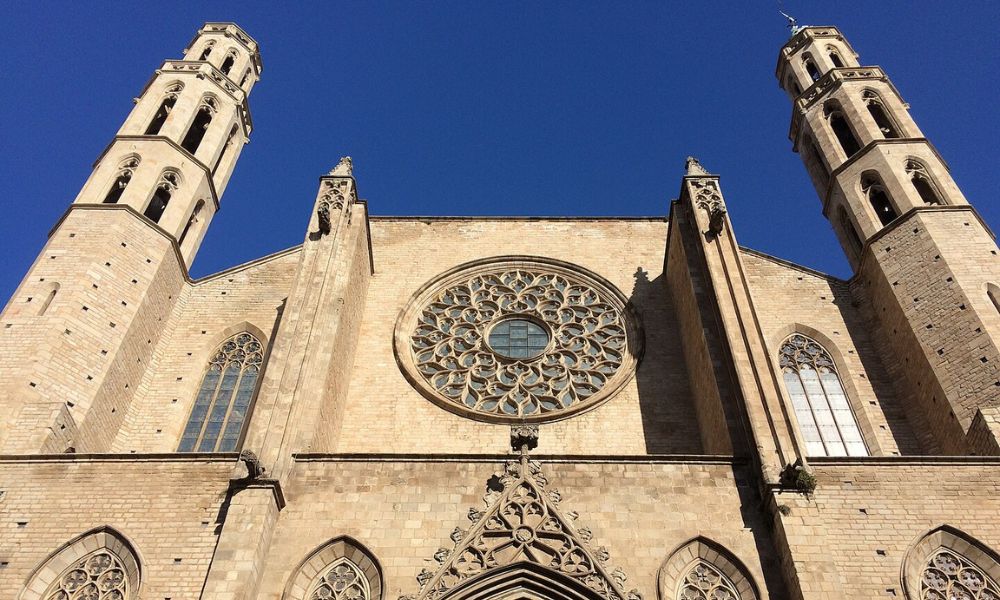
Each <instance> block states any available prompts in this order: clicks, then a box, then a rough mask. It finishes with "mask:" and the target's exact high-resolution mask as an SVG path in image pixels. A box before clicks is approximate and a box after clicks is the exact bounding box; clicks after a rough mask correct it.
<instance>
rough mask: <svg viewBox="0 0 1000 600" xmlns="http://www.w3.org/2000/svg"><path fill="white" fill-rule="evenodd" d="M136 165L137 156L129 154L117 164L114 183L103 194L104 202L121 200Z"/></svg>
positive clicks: (113, 202) (112, 202) (114, 202)
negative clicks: (106, 192)
mask: <svg viewBox="0 0 1000 600" xmlns="http://www.w3.org/2000/svg"><path fill="white" fill-rule="evenodd" d="M138 167H139V157H137V156H130V157H129V158H126V159H125V160H123V161H122V162H121V164H119V165H118V175H117V176H116V177H115V181H114V183H112V184H111V189H109V190H108V194H107V195H106V196H104V204H117V203H118V201H119V200H121V197H122V194H124V193H125V188H127V187H128V184H129V182H130V181H132V174H133V173H135V170H136V169H137V168H138Z"/></svg>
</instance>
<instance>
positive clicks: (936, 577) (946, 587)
mask: <svg viewBox="0 0 1000 600" xmlns="http://www.w3.org/2000/svg"><path fill="white" fill-rule="evenodd" d="M920 598H921V599H922V600H951V599H952V598H960V599H961V600H1000V585H997V582H996V581H993V579H991V578H990V577H989V576H988V575H986V573H984V572H983V571H982V570H981V569H980V568H979V567H977V566H976V565H975V564H973V563H972V561H970V560H968V559H966V558H965V557H963V556H961V555H959V554H958V553H956V552H952V551H950V550H947V549H945V548H941V549H939V550H938V551H937V552H935V553H934V555H933V556H931V558H930V560H928V561H927V566H925V567H924V571H923V574H922V575H921V576H920Z"/></svg>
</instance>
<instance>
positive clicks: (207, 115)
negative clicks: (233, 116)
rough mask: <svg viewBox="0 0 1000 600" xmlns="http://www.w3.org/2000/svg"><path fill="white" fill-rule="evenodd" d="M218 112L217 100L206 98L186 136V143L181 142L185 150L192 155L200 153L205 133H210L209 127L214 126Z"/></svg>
mask: <svg viewBox="0 0 1000 600" xmlns="http://www.w3.org/2000/svg"><path fill="white" fill-rule="evenodd" d="M218 111H219V103H218V101H217V100H215V98H212V97H210V96H206V97H205V98H204V99H203V100H202V101H201V105H200V106H199V107H198V112H197V113H196V114H195V116H194V121H192V122H191V127H190V128H189V129H188V132H187V135H185V136H184V141H183V142H181V146H182V147H183V148H184V149H185V150H187V151H188V152H190V153H191V154H194V153H195V152H197V151H198V147H199V146H201V141H202V140H203V139H205V132H207V131H208V126H209V125H211V124H212V119H213V118H214V117H215V113H217V112H218Z"/></svg>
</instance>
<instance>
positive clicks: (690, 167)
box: [684, 156, 708, 177]
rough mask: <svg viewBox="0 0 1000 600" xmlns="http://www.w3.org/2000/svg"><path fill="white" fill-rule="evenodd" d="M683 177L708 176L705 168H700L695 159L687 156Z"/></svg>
mask: <svg viewBox="0 0 1000 600" xmlns="http://www.w3.org/2000/svg"><path fill="white" fill-rule="evenodd" d="M684 175H685V176H687V177H692V176H694V177H697V176H699V175H708V171H706V170H705V167H703V166H701V163H700V162H698V159H697V158H695V157H693V156H689V157H687V160H686V161H684Z"/></svg>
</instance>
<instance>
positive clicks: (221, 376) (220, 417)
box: [177, 332, 264, 452]
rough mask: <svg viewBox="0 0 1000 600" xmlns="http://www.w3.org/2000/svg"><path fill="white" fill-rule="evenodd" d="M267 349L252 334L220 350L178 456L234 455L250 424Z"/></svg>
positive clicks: (230, 341)
mask: <svg viewBox="0 0 1000 600" xmlns="http://www.w3.org/2000/svg"><path fill="white" fill-rule="evenodd" d="M263 362H264V348H263V346H262V345H261V343H260V340H258V339H257V338H256V337H254V336H253V335H251V334H250V333H246V332H244V333H238V334H236V335H234V336H233V337H231V338H229V339H228V340H226V341H225V342H223V343H222V345H221V346H219V348H218V350H216V352H215V355H214V356H213V357H212V360H211V361H210V362H209V363H208V369H207V370H206V372H205V377H204V378H203V379H202V381H201V389H200V390H199V391H198V396H197V397H196V398H195V401H194V407H193V408H192V409H191V416H190V417H189V418H188V423H187V427H185V428H184V433H183V435H182V436H181V443H180V446H178V448H177V451H178V452H233V451H235V450H236V446H237V445H238V444H239V441H240V436H241V435H242V433H243V425H244V423H246V421H247V415H248V413H249V411H250V404H251V402H252V401H253V393H254V390H255V389H256V387H257V376H258V375H259V374H260V369H261V365H262V364H263Z"/></svg>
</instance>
